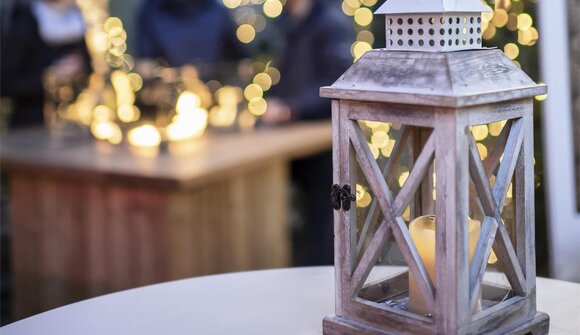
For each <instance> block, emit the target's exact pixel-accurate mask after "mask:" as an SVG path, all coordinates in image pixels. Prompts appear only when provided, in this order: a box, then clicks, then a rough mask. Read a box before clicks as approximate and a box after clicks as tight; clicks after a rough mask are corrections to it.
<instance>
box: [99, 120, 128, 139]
mask: <svg viewBox="0 0 580 335" xmlns="http://www.w3.org/2000/svg"><path fill="white" fill-rule="evenodd" d="M91 133H92V134H93V136H94V137H95V138H96V139H99V140H107V141H109V142H111V143H113V144H119V143H121V140H122V139H123V133H122V132H121V128H119V126H118V125H117V124H116V123H114V122H109V121H107V122H97V123H94V124H93V125H92V126H91Z"/></svg>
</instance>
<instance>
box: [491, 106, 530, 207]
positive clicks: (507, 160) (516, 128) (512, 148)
mask: <svg viewBox="0 0 580 335" xmlns="http://www.w3.org/2000/svg"><path fill="white" fill-rule="evenodd" d="M523 123H524V121H523V119H521V118H520V119H516V120H513V124H512V127H511V130H510V135H509V137H508V140H507V143H506V147H505V151H504V154H503V161H502V162H501V164H500V166H499V170H498V172H497V177H496V179H495V185H494V187H493V197H494V199H495V202H496V206H497V208H498V211H499V212H500V213H501V212H503V207H504V204H505V198H506V195H507V191H508V189H509V185H510V183H511V182H512V177H513V174H514V170H515V168H516V162H517V160H518V157H519V153H520V148H521V146H522V141H523V138H524V132H523V130H522V129H523Z"/></svg>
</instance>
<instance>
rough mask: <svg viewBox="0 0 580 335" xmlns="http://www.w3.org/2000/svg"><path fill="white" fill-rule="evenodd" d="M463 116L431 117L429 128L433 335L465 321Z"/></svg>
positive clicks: (466, 181) (466, 266)
mask: <svg viewBox="0 0 580 335" xmlns="http://www.w3.org/2000/svg"><path fill="white" fill-rule="evenodd" d="M466 128H467V123H466V121H465V115H457V114H450V113H449V112H448V111H446V110H442V111H437V113H436V123H435V130H434V131H435V148H436V152H435V157H436V167H435V170H436V171H437V182H436V191H437V195H438V196H443V197H444V199H445V201H436V204H435V206H436V217H437V222H439V223H443V224H437V227H436V234H435V235H436V260H435V264H436V282H437V286H436V290H437V291H436V296H435V315H434V317H435V321H436V323H437V326H438V330H437V331H438V333H441V334H457V332H458V331H459V329H461V328H462V327H464V326H465V325H466V324H467V323H468V322H469V320H470V318H471V311H470V310H469V309H468V308H465V306H468V304H469V264H468V257H467V255H468V242H467V226H468V223H467V218H468V215H469V203H468V199H469V193H468V192H469V191H468V190H469V172H468V171H469V158H468V156H469V150H468V141H467V137H466V136H465V134H466V131H467V129H466Z"/></svg>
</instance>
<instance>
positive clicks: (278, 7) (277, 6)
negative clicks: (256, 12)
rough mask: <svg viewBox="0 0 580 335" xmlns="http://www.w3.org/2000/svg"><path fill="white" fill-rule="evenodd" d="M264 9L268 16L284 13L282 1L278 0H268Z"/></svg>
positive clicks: (272, 16)
mask: <svg viewBox="0 0 580 335" xmlns="http://www.w3.org/2000/svg"><path fill="white" fill-rule="evenodd" d="M263 9H264V14H266V16H267V17H271V18H274V17H278V16H280V14H282V3H281V2H280V1H278V0H266V2H264V6H263Z"/></svg>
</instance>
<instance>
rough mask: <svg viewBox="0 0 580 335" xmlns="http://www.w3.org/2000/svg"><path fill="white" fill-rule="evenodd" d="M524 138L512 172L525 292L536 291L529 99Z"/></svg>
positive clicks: (516, 231)
mask: <svg viewBox="0 0 580 335" xmlns="http://www.w3.org/2000/svg"><path fill="white" fill-rule="evenodd" d="M523 122H524V125H523V131H524V139H523V143H522V150H521V152H520V154H519V156H518V160H517V163H516V170H515V172H514V173H515V175H514V185H513V190H514V206H515V220H514V224H515V236H516V241H515V244H516V245H515V248H516V254H517V255H518V260H519V263H520V265H521V266H522V269H523V271H524V273H525V277H526V288H527V290H526V293H527V294H528V295H533V294H534V293H535V290H536V255H535V235H536V233H535V209H534V158H533V157H534V126H533V104H532V102H531V101H530V102H529V105H528V110H527V113H526V115H525V116H524V117H523Z"/></svg>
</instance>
